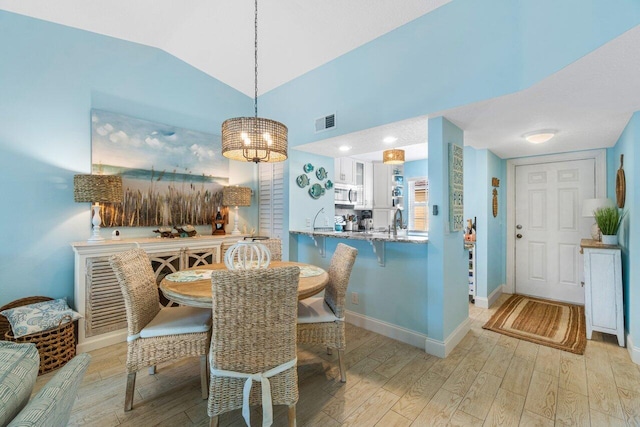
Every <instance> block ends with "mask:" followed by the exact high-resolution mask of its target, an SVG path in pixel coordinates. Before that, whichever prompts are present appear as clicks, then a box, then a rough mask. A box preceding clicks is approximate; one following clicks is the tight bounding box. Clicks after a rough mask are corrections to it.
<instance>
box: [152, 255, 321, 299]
mask: <svg viewBox="0 0 640 427" xmlns="http://www.w3.org/2000/svg"><path fill="white" fill-rule="evenodd" d="M291 266H297V267H300V281H299V282H298V300H301V299H305V298H308V297H310V296H313V295H315V294H317V293H320V292H322V291H323V290H324V288H325V286H327V283H328V282H329V274H327V272H326V271H325V270H323V269H322V268H320V267H316V266H315V265H311V264H305V263H302V262H292V261H271V263H270V264H269V266H268V267H267V268H272V267H291ZM226 269H227V267H226V266H225V265H224V264H223V263H218V264H207V265H199V266H197V267H193V268H189V269H187V270H181V271H178V272H175V273H171V274H168V275H166V276H165V278H164V279H162V281H161V282H160V290H161V291H162V293H163V294H164V296H165V297H167V299H169V300H170V301H173V302H176V303H178V304H182V305H188V306H191V307H203V308H209V307H211V304H212V300H211V270H226Z"/></svg>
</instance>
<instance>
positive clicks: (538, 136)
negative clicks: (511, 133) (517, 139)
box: [522, 129, 557, 144]
mask: <svg viewBox="0 0 640 427" xmlns="http://www.w3.org/2000/svg"><path fill="white" fill-rule="evenodd" d="M556 133H557V131H555V130H553V129H543V130H537V131H535V132H529V133H525V134H524V135H522V136H523V137H524V139H526V140H527V141H529V142H530V143H532V144H542V143H543V142H547V141H548V140H550V139H551V138H553V137H554V135H555V134H556Z"/></svg>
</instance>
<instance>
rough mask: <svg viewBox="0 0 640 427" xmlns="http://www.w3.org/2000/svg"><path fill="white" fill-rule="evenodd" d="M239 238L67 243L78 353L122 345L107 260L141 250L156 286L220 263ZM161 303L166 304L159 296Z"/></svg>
mask: <svg viewBox="0 0 640 427" xmlns="http://www.w3.org/2000/svg"><path fill="white" fill-rule="evenodd" d="M239 239H242V236H237V235H235V236H229V235H225V236H196V237H186V238H174V239H169V238H166V239H160V238H141V239H123V240H105V241H104V242H99V243H88V242H76V243H72V244H71V246H72V247H73V251H74V253H75V271H74V273H75V280H74V296H75V305H76V310H77V311H78V312H79V313H80V314H81V315H82V316H83V318H82V319H80V320H79V322H78V352H79V353H82V352H86V351H91V350H95V349H97V348H102V347H106V346H108V345H112V344H115V343H118V342H122V341H126V339H127V317H126V313H125V309H124V300H123V298H122V293H121V292H120V287H119V285H118V281H117V280H116V277H115V274H114V273H113V270H111V266H110V265H109V257H110V256H111V255H113V254H115V253H118V252H122V251H126V250H129V249H132V248H135V247H138V246H139V247H140V248H142V249H144V250H145V251H146V252H147V253H148V254H149V258H150V259H151V265H152V267H153V270H154V272H155V274H156V280H157V282H158V283H160V281H161V280H162V279H163V278H164V276H166V275H167V274H169V273H173V272H175V271H178V270H183V269H185V268H189V267H196V266H198V265H203V264H211V263H216V262H221V260H222V257H223V256H224V252H225V250H226V249H227V248H228V247H229V246H231V245H232V244H234V243H235V242H237V241H238V240H239ZM160 297H161V302H163V303H164V304H167V303H168V301H167V300H166V299H164V297H163V296H162V294H161V295H160Z"/></svg>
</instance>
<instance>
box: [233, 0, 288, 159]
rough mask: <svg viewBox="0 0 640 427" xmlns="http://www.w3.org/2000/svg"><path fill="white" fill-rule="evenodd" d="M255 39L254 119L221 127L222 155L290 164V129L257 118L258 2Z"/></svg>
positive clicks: (246, 119) (244, 119)
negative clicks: (288, 162)
mask: <svg viewBox="0 0 640 427" xmlns="http://www.w3.org/2000/svg"><path fill="white" fill-rule="evenodd" d="M254 36H255V39H254V71H255V87H254V88H255V92H254V98H253V108H254V117H236V118H233V119H228V120H225V121H224V123H222V155H223V156H225V157H227V158H229V159H231V160H239V161H241V162H254V163H260V162H269V163H273V162H282V161H285V160H287V133H288V130H287V127H286V126H285V125H283V124H282V123H280V122H277V121H275V120H270V119H264V118H261V117H258V0H255V20H254Z"/></svg>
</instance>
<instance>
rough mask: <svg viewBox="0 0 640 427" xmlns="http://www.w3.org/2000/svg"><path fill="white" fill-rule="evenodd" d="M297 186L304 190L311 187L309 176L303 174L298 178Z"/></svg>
mask: <svg viewBox="0 0 640 427" xmlns="http://www.w3.org/2000/svg"><path fill="white" fill-rule="evenodd" d="M296 184H298V187H300V188H304V187H306V186H307V185H309V177H308V176H307V174H304V173H303V174H302V175H299V176H298V177H297V178H296Z"/></svg>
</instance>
